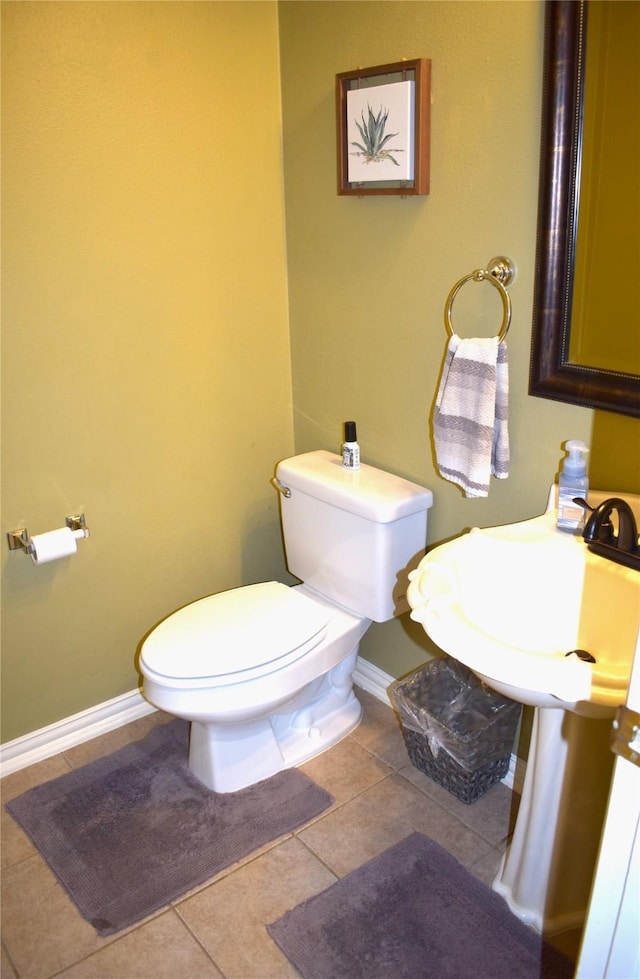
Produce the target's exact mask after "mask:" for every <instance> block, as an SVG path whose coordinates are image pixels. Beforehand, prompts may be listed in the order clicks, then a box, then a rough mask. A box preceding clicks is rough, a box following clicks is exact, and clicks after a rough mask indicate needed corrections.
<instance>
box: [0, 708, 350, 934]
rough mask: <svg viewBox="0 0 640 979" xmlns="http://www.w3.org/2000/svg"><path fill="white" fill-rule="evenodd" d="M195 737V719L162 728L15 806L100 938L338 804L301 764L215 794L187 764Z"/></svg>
mask: <svg viewBox="0 0 640 979" xmlns="http://www.w3.org/2000/svg"><path fill="white" fill-rule="evenodd" d="M188 740H189V726H188V724H187V722H186V721H181V720H177V721H171V722H170V723H168V724H162V725H159V726H158V727H156V728H155V729H154V730H153V731H152V732H151V733H150V734H148V735H147V737H146V738H144V739H143V740H142V741H137V742H135V743H133V744H130V745H127V746H126V747H125V748H121V749H120V750H119V751H116V752H114V754H112V755H109V756H107V757H106V758H100V759H98V760H97V761H94V762H92V763H91V764H89V765H85V766H84V767H83V768H80V769H78V770H77V771H74V772H70V773H69V774H68V775H62V776H60V778H56V779H54V780H53V781H51V782H46V783H45V784H43V785H39V786H37V787H36V788H34V789H30V790H29V791H28V792H25V793H24V794H23V795H21V796H19V797H18V798H17V799H13V800H12V801H11V802H8V803H7V806H6V808H7V809H8V811H9V812H10V813H11V815H12V816H13V818H14V819H15V820H16V822H17V823H18V824H19V825H20V826H21V827H22V829H23V830H24V831H25V833H26V834H27V836H29V838H30V839H31V841H32V842H33V843H34V844H35V846H36V847H37V849H38V850H39V851H40V853H41V854H42V856H43V857H44V859H45V860H46V862H47V863H48V864H49V866H50V868H51V870H52V871H53V873H54V874H55V875H56V877H57V878H58V880H59V881H60V883H61V884H62V885H63V887H64V888H65V890H66V891H67V893H68V894H69V897H70V898H71V899H72V901H74V903H75V904H76V906H77V907H78V910H79V911H80V913H81V914H82V915H83V917H84V918H86V919H87V921H89V922H90V923H91V924H92V925H93V927H94V928H95V929H96V931H97V932H98V934H99V935H111V934H113V933H114V932H116V931H120V929H122V928H126V927H127V926H129V925H131V924H134V922H136V921H139V920H140V919H141V918H144V917H145V916H146V915H148V914H151V913H152V912H153V911H157V910H158V909H159V908H161V907H164V906H165V905H166V904H169V903H170V902H171V901H175V900H176V899H177V898H179V897H180V896H181V895H182V894H185V893H186V892H187V891H189V890H191V888H193V887H197V886H198V885H199V884H202V883H204V881H206V880H207V879H208V878H210V877H213V876H214V875H215V874H217V873H218V872H219V871H221V870H223V869H224V868H225V867H228V866H230V865H231V864H232V863H235V862H236V861H237V860H240V859H241V858H243V857H245V856H247V854H249V853H251V852H252V851H253V850H256V849H258V847H260V846H263V845H264V844H265V843H269V842H270V841H271V840H274V839H276V838H277V837H279V836H282V835H283V834H285V833H289V832H291V830H293V829H295V828H296V827H297V826H300V825H302V824H303V823H305V822H307V821H308V820H310V819H312V818H313V817H314V816H317V815H318V814H319V813H321V812H322V811H323V810H324V809H326V808H327V807H328V806H329V805H331V803H332V802H333V799H332V797H331V796H330V795H329V794H328V793H327V792H325V791H324V789H321V788H319V786H317V785H315V783H314V782H312V781H311V780H310V779H309V778H307V776H306V775H304V774H303V773H302V772H300V771H298V770H297V769H289V770H287V771H284V772H279V773H278V774H277V775H274V776H273V777H272V778H269V779H265V781H263V782H259V783H258V784H257V785H252V786H249V788H247V789H242V790H240V791H239V792H230V793H227V794H224V795H219V794H217V793H215V792H211V791H210V790H209V789H207V788H206V786H204V785H203V784H202V782H200V780H199V779H197V778H195V776H194V775H192V774H191V771H190V770H189V766H188V764H187V753H188Z"/></svg>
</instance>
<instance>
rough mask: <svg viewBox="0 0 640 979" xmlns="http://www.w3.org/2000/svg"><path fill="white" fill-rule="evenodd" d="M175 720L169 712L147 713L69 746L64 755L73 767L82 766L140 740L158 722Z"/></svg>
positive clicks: (163, 722)
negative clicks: (88, 739) (121, 725)
mask: <svg viewBox="0 0 640 979" xmlns="http://www.w3.org/2000/svg"><path fill="white" fill-rule="evenodd" d="M171 720H174V718H172V717H171V716H170V715H169V714H165V713H164V712H163V711H154V712H153V713H152V714H145V716H144V717H139V718H138V720H136V721H131V723H130V724H126V725H125V726H124V727H119V728H116V729H115V731H107V733H106V734H101V735H100V736H99V737H97V738H92V739H91V740H90V741H85V742H83V744H78V745H76V746H75V748H69V749H68V750H67V751H65V752H64V757H65V758H66V760H67V761H68V763H69V765H70V766H71V768H82V766H83V765H88V764H89V762H92V761H95V760H96V759H97V758H103V757H104V756H105V755H110V754H112V753H113V752H114V751H118V749H119V748H124V746H125V745H127V744H131V742H132V741H140V740H141V739H142V738H144V737H145V735H147V734H148V733H149V731H151V730H152V728H154V727H157V725H158V724H166V723H167V721H171Z"/></svg>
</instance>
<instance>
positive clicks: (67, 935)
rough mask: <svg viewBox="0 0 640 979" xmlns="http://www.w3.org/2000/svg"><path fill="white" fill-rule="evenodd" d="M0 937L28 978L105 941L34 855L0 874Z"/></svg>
mask: <svg viewBox="0 0 640 979" xmlns="http://www.w3.org/2000/svg"><path fill="white" fill-rule="evenodd" d="M2 940H3V943H4V944H5V946H6V949H7V951H8V953H9V955H10V956H11V959H12V961H13V963H14V964H15V967H16V969H17V971H18V974H19V975H20V976H24V977H28V979H42V977H44V976H50V975H52V974H53V973H55V972H57V971H58V970H60V969H63V968H65V967H66V966H69V965H71V964H72V963H73V962H76V961H77V960H78V959H79V958H81V957H84V956H85V955H88V954H89V953H90V952H93V951H95V950H96V949H97V948H100V947H101V946H102V945H104V943H105V939H103V938H100V937H99V936H98V935H96V932H95V931H94V929H93V928H92V927H91V925H90V924H88V922H86V921H85V920H84V918H82V917H81V915H80V914H79V913H78V911H77V909H76V908H75V906H74V905H73V904H72V902H71V900H70V899H69V898H68V897H67V894H66V892H65V891H64V890H63V888H62V887H60V885H59V884H58V883H57V881H56V879H55V877H54V876H53V874H52V873H51V871H50V870H49V868H48V867H47V866H46V864H45V863H44V861H43V860H42V859H41V858H40V857H38V856H34V857H31V858H30V859H29V860H25V861H23V862H22V863H20V864H18V865H17V866H15V867H11V868H9V869H8V870H6V871H5V872H4V873H3V875H2Z"/></svg>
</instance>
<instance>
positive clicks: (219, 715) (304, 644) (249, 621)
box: [139, 452, 432, 792]
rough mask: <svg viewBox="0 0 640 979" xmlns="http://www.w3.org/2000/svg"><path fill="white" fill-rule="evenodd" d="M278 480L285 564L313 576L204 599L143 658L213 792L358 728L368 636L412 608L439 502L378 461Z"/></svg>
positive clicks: (314, 461)
mask: <svg viewBox="0 0 640 979" xmlns="http://www.w3.org/2000/svg"><path fill="white" fill-rule="evenodd" d="M367 470H368V472H367ZM363 471H364V472H363ZM361 473H363V476H364V478H362V479H360V478H357V479H355V480H354V478H353V477H354V476H356V477H359V476H360V474H361ZM277 479H278V484H279V486H280V488H281V490H282V488H284V489H286V491H287V493H288V494H289V495H288V496H287V495H285V493H284V492H283V491H282V492H281V516H282V523H283V534H284V538H285V549H286V552H287V563H288V566H289V570H290V571H291V572H292V574H296V570H295V569H296V568H298V572H297V574H298V576H299V577H302V575H301V574H300V567H301V565H302V564H304V565H305V567H304V570H305V573H306V577H305V581H304V583H302V584H300V585H295V586H293V587H290V586H287V585H284V584H282V583H280V582H277V581H268V582H261V583H259V584H253V585H245V586H243V587H240V588H235V589H231V590H230V591H225V592H221V593H219V594H216V595H210V596H208V597H207V598H203V599H200V600H198V601H196V602H193V603H192V604H190V605H187V606H185V607H184V608H182V609H179V610H178V611H177V612H175V613H173V614H172V615H170V616H169V617H168V618H166V619H164V620H163V621H162V622H161V623H160V624H159V625H158V626H156V627H155V628H154V629H153V630H152V631H151V632H150V633H149V635H148V636H147V638H146V639H145V640H144V642H143V644H142V648H141V652H140V659H139V668H140V672H141V673H142V677H143V694H144V696H145V697H146V698H147V700H149V701H150V703H152V704H153V705H154V706H156V707H158V708H159V709H161V710H164V711H167V712H168V713H170V714H174V715H175V716H177V717H183V718H185V719H187V720H189V721H190V722H191V737H190V747H189V765H190V768H191V770H192V772H193V773H194V774H195V775H196V776H197V777H198V778H199V779H200V780H201V781H202V782H204V784H205V785H207V786H208V787H209V788H210V789H212V790H213V791H215V792H233V791H237V790H239V789H242V788H245V787H247V786H249V785H252V784H254V783H255V782H259V781H261V780H263V779H265V778H268V777H270V776H271V775H273V774H275V773H276V772H278V771H281V770H282V769H285V768H290V767H293V766H295V765H299V764H301V763H302V762H304V761H307V760H308V759H309V758H312V757H313V756H314V755H317V754H319V753H320V752H321V751H324V750H325V749H326V748H328V747H330V746H331V745H333V744H335V743H336V742H337V741H339V740H340V739H341V738H343V737H345V735H347V734H348V733H349V732H350V731H352V730H353V729H354V728H355V727H356V725H357V724H358V723H359V721H360V717H361V707H360V704H359V702H358V700H357V698H356V696H355V694H354V692H353V673H354V670H355V667H356V662H357V655H358V647H359V643H360V639H361V637H362V636H363V634H364V633H365V631H366V630H367V628H368V627H369V625H370V624H371V621H372V620H373V619H376V620H377V621H385V620H386V619H387V618H391V617H392V616H393V615H395V614H399V613H400V611H404V610H405V609H406V608H407V606H406V601H405V600H404V595H403V594H400V595H398V594H396V596H395V597H393V592H394V590H395V591H396V592H397V591H398V588H397V586H398V572H399V571H402V570H403V568H404V566H405V565H406V562H407V561H408V560H410V559H412V558H413V559H414V560H413V564H417V562H418V561H419V559H420V557H421V556H422V555H423V553H424V548H425V544H426V513H427V509H428V507H429V506H430V505H431V500H432V497H431V493H430V492H429V490H425V489H424V488H423V487H418V486H416V484H413V483H410V482H408V481H406V480H403V479H401V478H400V477H396V476H392V475H390V474H388V473H383V472H382V471H380V470H377V469H373V467H362V469H361V470H360V471H359V472H358V473H348V472H346V471H345V470H343V469H342V466H341V459H340V457H339V456H334V455H333V454H332V453H328V452H317V453H307V454H306V455H304V456H296V457H294V458H293V459H290V460H285V462H283V463H280V464H279V466H278V468H277ZM390 503H392V505H391V506H390V505H389V504H390ZM292 504H293V506H292V509H291V510H290V509H289V507H290V506H291V505H292ZM345 506H348V507H349V509H348V510H345V509H344V507H345ZM363 510H364V513H363ZM354 511H357V512H354ZM305 513H306V514H307V515H310V516H311V518H312V521H311V522H307V524H306V527H305V522H304V514H305ZM381 518H383V519H382V521H381ZM301 520H302V522H301ZM380 528H383V532H382V535H381V534H380V533H379V532H378V531H379V530H380ZM345 535H346V536H345ZM371 538H378V539H377V540H373V541H372V540H371ZM350 550H351V551H352V552H353V556H352V557H351V558H350V557H349V551H350ZM338 565H339V569H338V567H337V566H338ZM391 565H393V572H391ZM316 582H318V583H320V586H321V587H320V589H319V588H318V587H317V584H316ZM387 587H388V593H387ZM342 596H346V598H347V600H348V605H347V602H344V603H342V602H341V601H340V600H339V599H340V598H341V597H342Z"/></svg>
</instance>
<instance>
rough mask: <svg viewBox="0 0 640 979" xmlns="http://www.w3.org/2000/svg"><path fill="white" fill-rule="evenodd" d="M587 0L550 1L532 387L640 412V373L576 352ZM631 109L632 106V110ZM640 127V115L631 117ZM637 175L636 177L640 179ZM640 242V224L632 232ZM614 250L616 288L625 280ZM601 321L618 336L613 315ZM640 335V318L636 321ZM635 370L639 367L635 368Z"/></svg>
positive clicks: (632, 284)
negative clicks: (582, 359) (578, 356)
mask: <svg viewBox="0 0 640 979" xmlns="http://www.w3.org/2000/svg"><path fill="white" fill-rule="evenodd" d="M588 3H589V0H547V3H546V23H545V50H544V79H543V104H542V142H541V157H540V186H539V200H538V238H537V249H536V268H535V284H534V305H533V330H532V345H531V367H530V377H529V394H531V395H535V396H538V397H543V398H551V399H553V400H556V401H566V402H569V403H571V404H578V405H584V406H586V407H590V408H600V409H603V410H605V411H613V412H618V413H621V414H625V415H631V416H633V417H636V418H637V417H640V375H639V374H636V373H626V372H625V371H624V370H619V369H616V370H611V369H607V368H606V367H602V366H599V365H598V364H597V363H593V364H591V363H589V362H587V363H586V364H585V363H578V362H576V360H575V359H573V357H572V353H571V351H570V338H571V326H572V310H573V300H574V268H575V256H576V238H577V229H578V219H579V212H580V187H581V165H582V151H583V146H582V137H583V113H584V92H585V70H586V63H585V62H586V50H587V48H586V34H587V19H588ZM631 116H633V113H631ZM629 124H630V125H633V126H637V124H638V123H637V119H635V120H634V119H633V118H629ZM634 179H635V178H634ZM634 236H635V241H636V247H637V239H638V228H637V227H636V228H635V232H634ZM615 259H616V256H615V255H613V256H611V267H610V272H611V289H616V290H618V289H628V290H637V289H638V281H637V279H636V280H635V281H627V282H622V281H621V280H620V279H619V278H618V277H617V276H616V268H615V264H616V263H615ZM606 318H607V319H609V322H604V323H602V329H604V330H606V331H607V332H608V336H609V341H610V342H611V343H613V344H615V342H616V336H615V331H616V321H615V317H614V316H611V317H606ZM634 328H635V329H637V331H638V335H639V336H640V324H638V323H636V324H635V327H634ZM631 369H635V368H631Z"/></svg>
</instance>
